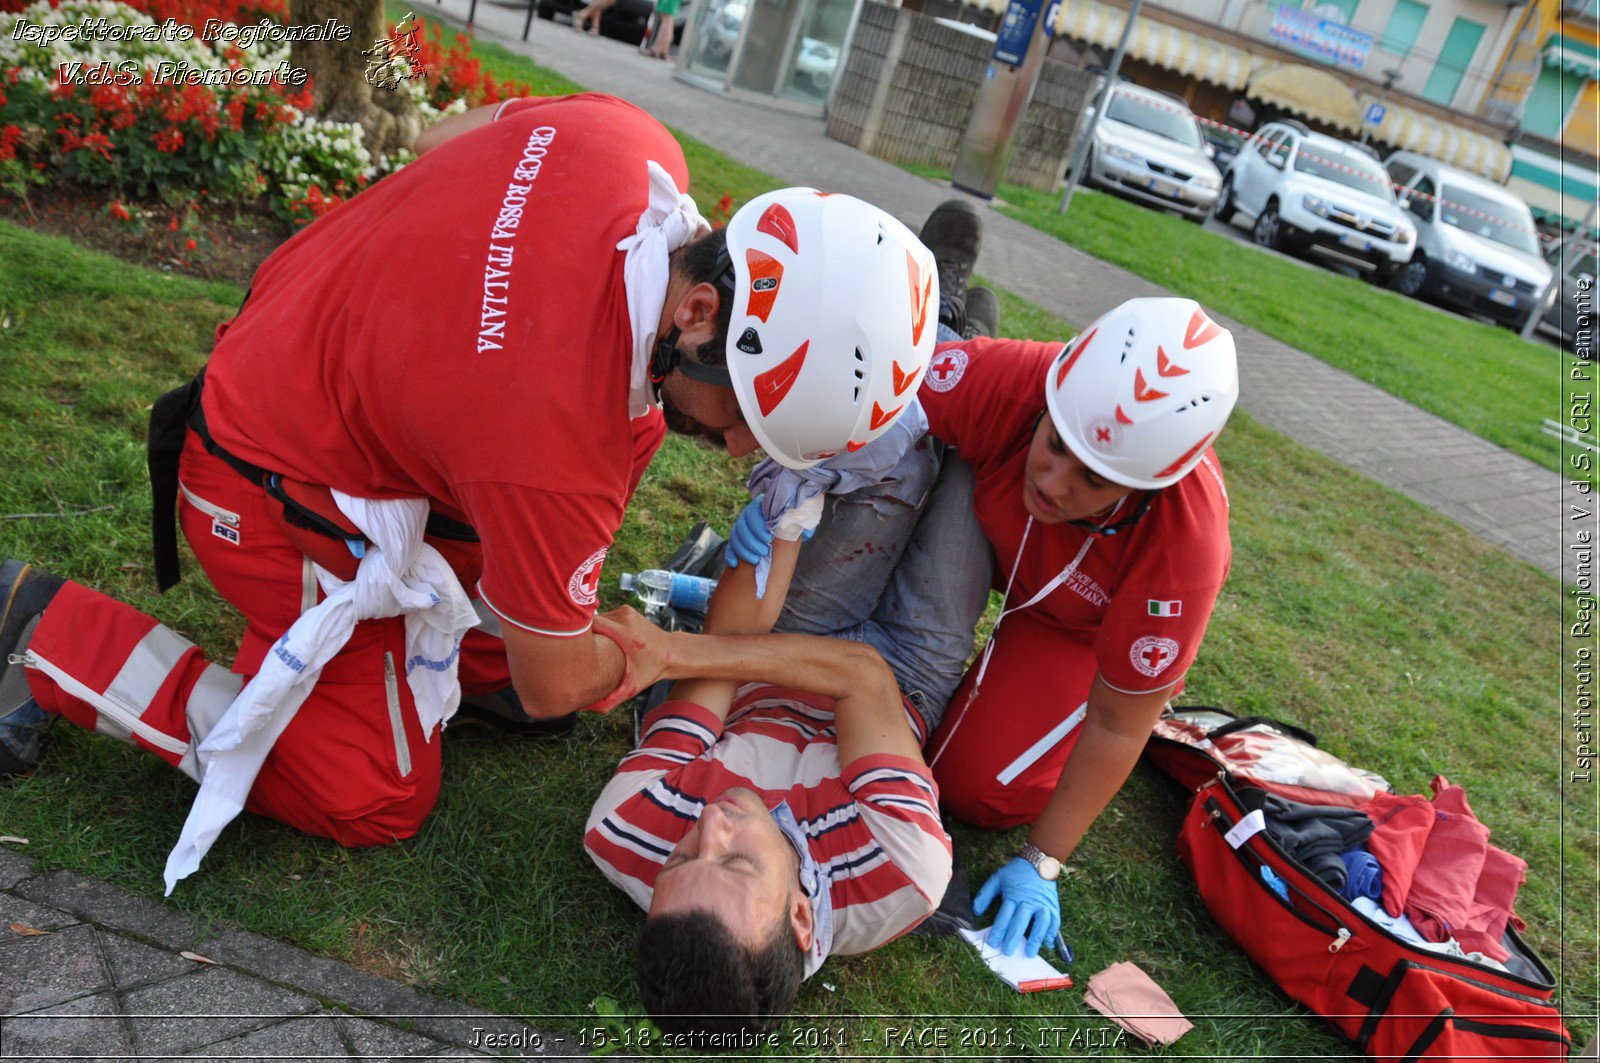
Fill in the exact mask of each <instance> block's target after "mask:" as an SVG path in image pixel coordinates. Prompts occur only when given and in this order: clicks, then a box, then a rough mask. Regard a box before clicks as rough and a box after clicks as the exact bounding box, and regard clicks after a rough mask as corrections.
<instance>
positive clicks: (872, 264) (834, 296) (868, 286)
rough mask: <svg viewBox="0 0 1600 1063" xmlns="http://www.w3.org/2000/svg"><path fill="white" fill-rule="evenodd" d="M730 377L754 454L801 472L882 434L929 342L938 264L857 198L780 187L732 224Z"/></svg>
mask: <svg viewBox="0 0 1600 1063" xmlns="http://www.w3.org/2000/svg"><path fill="white" fill-rule="evenodd" d="M727 236H728V255H729V257H730V259H731V260H732V265H733V271H734V292H733V313H732V317H731V318H730V320H729V323H728V372H729V375H730V376H731V377H732V379H733V388H734V392H735V393H736V394H737V395H738V397H739V406H740V408H741V409H742V410H743V411H744V416H745V421H746V423H747V424H749V426H750V430H751V431H752V432H753V433H754V434H755V437H756V440H757V441H758V442H759V443H760V444H761V446H762V448H763V449H764V450H765V451H766V452H767V453H768V454H769V455H770V456H771V457H773V458H774V459H776V460H777V461H778V462H779V463H781V464H783V465H786V466H788V467H789V468H791V469H805V468H810V467H811V466H813V465H815V464H817V462H819V461H822V460H823V459H825V458H831V457H833V456H835V455H836V454H839V453H841V452H844V451H847V450H859V449H861V448H862V447H864V446H866V445H867V443H869V442H871V441H872V440H873V439H875V438H877V437H878V436H880V435H882V434H883V433H884V432H885V431H887V430H888V428H889V427H890V426H891V425H892V424H894V422H895V420H896V419H898V418H899V416H900V414H901V412H902V411H903V410H904V409H905V408H906V404H907V403H909V402H910V401H911V400H912V399H913V398H915V397H916V394H917V391H916V389H917V385H918V384H920V383H921V382H922V374H923V372H924V370H926V369H927V367H928V359H929V358H931V357H932V356H933V344H934V334H935V333H936V332H937V331H938V306H939V279H938V271H937V268H936V267H935V265H934V261H933V254H932V252H930V251H929V250H928V249H927V248H926V247H924V246H923V245H922V242H921V241H920V240H918V239H917V237H916V236H915V235H914V234H913V233H912V232H911V230H910V229H907V228H906V227H905V226H904V225H902V224H900V223H899V222H898V221H896V220H895V219H894V218H892V217H890V216H889V215H888V214H886V213H884V212H883V211H882V210H879V209H878V208H877V207H874V206H872V205H871V204H870V203H864V202H862V201H861V200H859V199H856V198H854V197H853V196H846V195H827V194H824V193H821V192H817V191H814V190H812V189H809V188H785V189H780V190H779V191H776V192H769V193H767V194H766V195H763V196H758V197H757V198H755V199H753V200H751V201H750V202H749V203H747V204H745V206H744V207H743V208H741V209H740V210H739V212H738V213H736V214H735V215H734V216H733V218H732V220H730V221H729V222H728V233H727Z"/></svg>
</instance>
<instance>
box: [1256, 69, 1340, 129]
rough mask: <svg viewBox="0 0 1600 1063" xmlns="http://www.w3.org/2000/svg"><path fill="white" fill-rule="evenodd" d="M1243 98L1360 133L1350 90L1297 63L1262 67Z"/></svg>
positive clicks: (1337, 81) (1326, 75)
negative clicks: (1246, 97) (1247, 97)
mask: <svg viewBox="0 0 1600 1063" xmlns="http://www.w3.org/2000/svg"><path fill="white" fill-rule="evenodd" d="M1245 95H1246V96H1249V97H1250V98H1251V99H1256V100H1260V101H1261V102H1263V103H1270V104H1272V105H1273V106H1275V107H1281V108H1283V109H1284V110H1286V111H1289V112H1291V113H1294V114H1299V115H1304V116H1305V117H1307V118H1309V119H1311V120H1312V121H1314V122H1321V123H1323V124H1324V125H1331V126H1333V127H1334V128H1335V129H1342V130H1344V131H1345V132H1347V133H1359V132H1360V131H1361V108H1360V106H1359V105H1357V103H1356V94H1355V93H1354V92H1352V91H1351V90H1350V87H1349V86H1348V85H1346V84H1345V83H1344V82H1342V81H1340V80H1339V79H1338V78H1336V77H1334V76H1333V75H1332V74H1330V73H1328V72H1327V71H1326V70H1320V69H1318V68H1316V67H1313V66H1305V65H1304V64H1301V63H1278V64H1275V65H1273V66H1268V67H1263V68H1262V69H1260V70H1258V71H1256V72H1255V74H1254V75H1253V76H1252V77H1251V78H1250V87H1249V88H1247V89H1245Z"/></svg>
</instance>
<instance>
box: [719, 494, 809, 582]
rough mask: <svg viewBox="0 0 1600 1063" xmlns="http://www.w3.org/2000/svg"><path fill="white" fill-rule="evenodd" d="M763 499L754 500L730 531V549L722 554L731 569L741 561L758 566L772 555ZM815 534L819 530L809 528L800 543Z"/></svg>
mask: <svg viewBox="0 0 1600 1063" xmlns="http://www.w3.org/2000/svg"><path fill="white" fill-rule="evenodd" d="M762 497H763V496H762V495H757V496H756V497H755V498H754V499H752V500H751V502H750V504H749V505H748V506H745V507H744V509H743V511H741V512H740V514H739V516H738V517H737V518H736V519H735V520H734V522H733V527H732V528H729V529H728V548H727V549H726V550H724V551H723V552H722V560H723V561H724V562H726V563H727V566H728V567H729V568H738V567H739V562H741V561H744V562H747V563H748V564H752V565H758V564H760V563H761V562H762V561H763V560H765V559H766V557H767V555H769V554H771V553H772V529H771V528H769V527H767V518H766V516H765V514H764V511H763V510H762V508H761V507H762ZM815 534H817V529H815V528H807V529H806V530H805V531H804V532H802V533H801V535H800V541H801V542H805V541H806V540H807V539H810V538H811V537H812V536H813V535H815Z"/></svg>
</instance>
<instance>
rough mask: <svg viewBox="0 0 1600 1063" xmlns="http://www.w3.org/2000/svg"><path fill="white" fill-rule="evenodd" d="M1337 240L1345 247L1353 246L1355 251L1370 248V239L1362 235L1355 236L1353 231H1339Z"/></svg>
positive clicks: (1368, 249)
mask: <svg viewBox="0 0 1600 1063" xmlns="http://www.w3.org/2000/svg"><path fill="white" fill-rule="evenodd" d="M1339 242H1340V243H1342V244H1344V245H1345V246H1346V247H1353V248H1355V249H1356V250H1357V251H1370V250H1372V241H1371V240H1368V239H1367V238H1366V237H1364V236H1357V235H1356V234H1355V233H1340V234H1339Z"/></svg>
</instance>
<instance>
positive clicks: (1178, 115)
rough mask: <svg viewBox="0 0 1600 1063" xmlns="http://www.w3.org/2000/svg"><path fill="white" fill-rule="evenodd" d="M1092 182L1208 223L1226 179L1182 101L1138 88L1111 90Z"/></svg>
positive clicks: (1094, 149)
mask: <svg viewBox="0 0 1600 1063" xmlns="http://www.w3.org/2000/svg"><path fill="white" fill-rule="evenodd" d="M1084 175H1085V177H1086V178H1087V181H1086V183H1087V184H1092V185H1097V186H1099V187H1100V188H1103V189H1105V190H1107V191H1108V192H1114V193H1116V194H1117V195H1122V196H1127V197H1128V198H1130V199H1134V200H1137V201H1139V202H1140V203H1143V204H1145V205H1147V206H1152V207H1160V208H1162V209H1165V210H1175V211H1177V212H1178V213H1179V214H1181V215H1183V216H1184V217H1185V218H1187V219H1189V220H1190V221H1192V222H1197V223H1198V222H1203V221H1205V220H1206V215H1207V214H1208V213H1209V212H1210V210H1211V204H1212V202H1213V201H1214V200H1215V199H1216V198H1217V188H1218V186H1220V185H1221V183H1222V175H1221V174H1220V173H1218V172H1217V168H1216V167H1215V166H1214V165H1212V163H1211V158H1210V152H1209V151H1208V150H1207V146H1206V140H1205V137H1203V136H1201V135H1200V121H1199V119H1197V118H1196V117H1195V116H1194V112H1193V111H1191V110H1189V108H1188V107H1187V106H1186V105H1185V104H1184V102H1183V101H1182V100H1180V99H1177V98H1175V97H1172V96H1165V95H1162V94H1161V93H1159V92H1151V91H1149V90H1148V89H1142V88H1139V87H1138V86H1136V85H1126V84H1119V85H1118V86H1117V87H1116V88H1115V89H1113V90H1112V92H1111V100H1110V102H1109V103H1107V104H1106V113H1105V117H1104V118H1102V119H1101V120H1100V122H1099V123H1098V124H1097V125H1096V126H1095V130H1094V143H1093V145H1091V147H1090V149H1089V158H1088V161H1087V163H1086V164H1085V166H1084Z"/></svg>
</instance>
